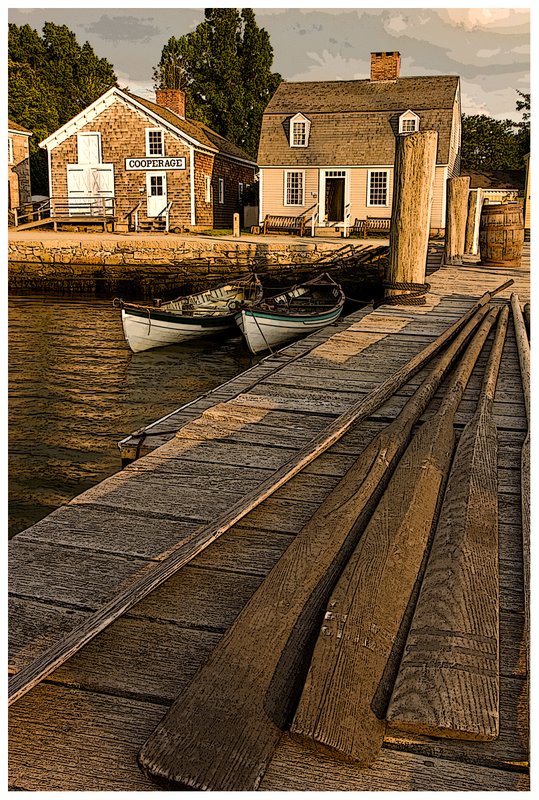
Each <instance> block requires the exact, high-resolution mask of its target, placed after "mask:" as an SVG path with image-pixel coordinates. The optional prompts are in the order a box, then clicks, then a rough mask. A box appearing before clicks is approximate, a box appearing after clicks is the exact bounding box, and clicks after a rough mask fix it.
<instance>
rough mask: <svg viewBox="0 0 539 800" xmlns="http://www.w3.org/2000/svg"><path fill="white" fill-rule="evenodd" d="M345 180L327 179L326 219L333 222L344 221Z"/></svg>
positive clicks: (339, 178)
mask: <svg viewBox="0 0 539 800" xmlns="http://www.w3.org/2000/svg"><path fill="white" fill-rule="evenodd" d="M344 181H345V179H344V178H341V177H338V178H327V177H326V219H327V221H328V222H329V223H331V222H343V220H344Z"/></svg>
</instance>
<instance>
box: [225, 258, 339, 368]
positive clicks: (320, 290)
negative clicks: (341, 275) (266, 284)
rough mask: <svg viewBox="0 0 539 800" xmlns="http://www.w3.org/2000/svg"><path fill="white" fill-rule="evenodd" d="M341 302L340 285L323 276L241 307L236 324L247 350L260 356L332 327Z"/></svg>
mask: <svg viewBox="0 0 539 800" xmlns="http://www.w3.org/2000/svg"><path fill="white" fill-rule="evenodd" d="M344 300H345V297H344V292H343V290H342V288H341V286H340V285H339V284H338V283H336V282H335V281H334V280H333V278H331V277H330V276H329V275H328V274H327V273H323V274H322V275H319V276H318V277H316V278H313V279H312V280H310V281H306V282H305V283H300V284H297V285H296V286H293V287H292V288H291V289H287V291H285V292H281V293H280V294H277V295H274V296H273V297H268V298H265V299H264V300H263V301H261V302H259V303H257V304H256V305H252V306H250V307H249V308H243V309H242V310H241V311H240V312H238V313H237V314H236V322H237V324H238V326H239V328H240V329H241V331H242V333H243V335H244V337H245V341H246V342H247V346H248V347H249V350H250V351H251V352H252V353H261V352H263V351H264V350H273V349H275V348H276V347H279V346H281V345H283V344H286V342H289V341H292V340H293V339H298V338H300V337H302V336H307V335H308V334H309V333H312V332H313V331H318V330H320V329H321V328H324V327H326V325H331V323H332V322H335V320H337V319H338V318H339V316H340V315H341V313H342V309H343V306H344Z"/></svg>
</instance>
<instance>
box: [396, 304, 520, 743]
mask: <svg viewBox="0 0 539 800" xmlns="http://www.w3.org/2000/svg"><path fill="white" fill-rule="evenodd" d="M508 317H509V308H508V306H505V307H504V308H503V309H502V311H501V312H500V318H499V321H498V329H497V331H496V337H495V339H494V343H493V345H492V349H491V352H490V357H489V361H488V364H487V367H486V370H485V376H484V379H483V385H482V388H481V394H480V396H479V401H478V405H477V409H476V411H475V414H474V415H473V417H472V419H471V420H470V421H469V422H468V424H467V425H466V427H465V428H464V430H463V432H462V435H461V437H460V440H459V443H458V446H457V451H456V454H455V458H454V460H453V464H452V466H451V473H450V475H449V480H448V482H447V488H446V491H445V496H444V501H443V505H442V510H441V512H440V519H439V521H438V525H437V528H436V533H435V535H434V539H433V542H432V547H431V551H430V555H429V560H428V564H427V568H426V571H425V576H424V578H423V581H422V584H421V591H420V594H419V599H418V601H417V605H416V608H415V611H414V617H413V620H412V624H411V627H410V632H409V633H408V639H407V641H406V647H405V649H404V655H403V658H402V661H401V665H400V668H399V672H398V675H397V679H396V681H395V686H394V689H393V694H392V696H391V701H390V704H389V708H388V711H387V715H386V719H387V722H388V723H389V724H391V725H394V726H395V727H397V728H401V729H403V730H407V731H412V732H414V733H420V734H421V733H426V734H430V735H434V736H448V737H452V738H460V739H477V740H481V741H486V740H488V739H495V738H497V736H498V735H499V727H500V726H499V722H500V713H499V696H500V668H499V652H500V643H499V622H500V619H499V618H500V613H499V612H500V606H499V594H500V593H499V578H498V447H497V430H496V425H495V422H494V417H493V413H492V407H493V403H494V395H495V392H496V383H497V378H498V373H499V369H500V362H501V358H502V352H503V346H504V342H505V334H506V331H507V320H508Z"/></svg>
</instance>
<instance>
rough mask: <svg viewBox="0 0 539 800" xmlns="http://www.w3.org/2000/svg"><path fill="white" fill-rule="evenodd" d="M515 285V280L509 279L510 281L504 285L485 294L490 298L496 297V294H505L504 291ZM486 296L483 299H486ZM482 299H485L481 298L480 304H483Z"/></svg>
mask: <svg viewBox="0 0 539 800" xmlns="http://www.w3.org/2000/svg"><path fill="white" fill-rule="evenodd" d="M513 284H514V280H513V278H509V280H507V281H505V283H502V284H501V286H497V287H496V289H491V290H490V292H485V295H488V296H489V297H494V295H495V294H499V293H500V292H503V290H504V289H508V288H509V287H510V286H512V285H513ZM485 295H483V297H485ZM482 299H483V298H480V299H479V302H481V300H482Z"/></svg>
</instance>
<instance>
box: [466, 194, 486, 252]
mask: <svg viewBox="0 0 539 800" xmlns="http://www.w3.org/2000/svg"><path fill="white" fill-rule="evenodd" d="M482 205H483V190H482V189H471V190H470V193H469V196H468V218H467V220H466V237H465V240H464V252H465V253H467V254H468V255H472V256H475V255H477V253H478V252H479V222H480V219H481V207H482Z"/></svg>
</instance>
